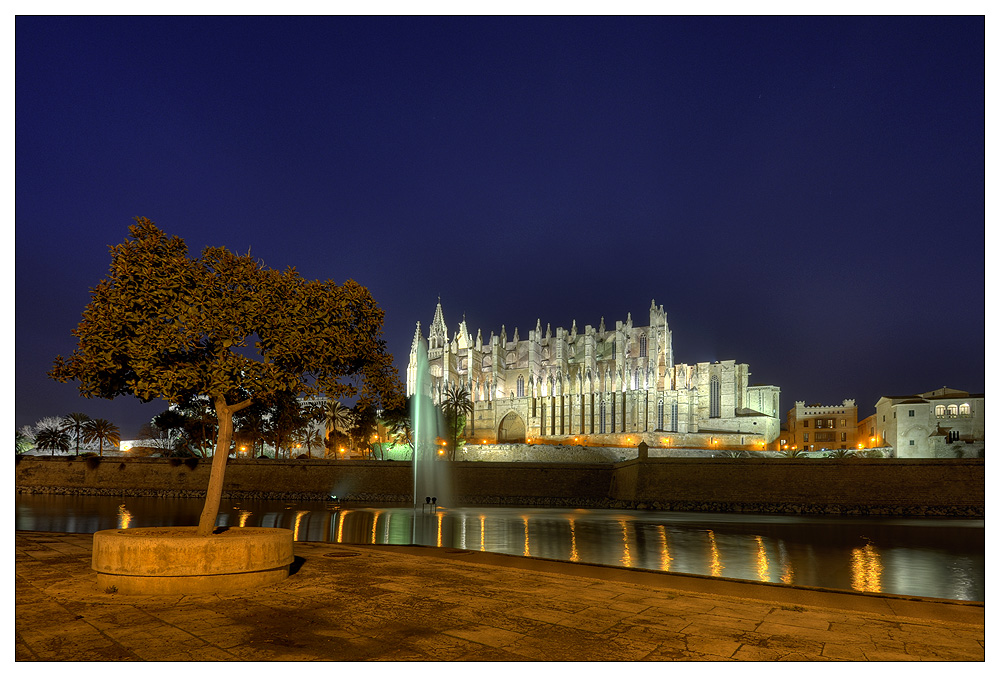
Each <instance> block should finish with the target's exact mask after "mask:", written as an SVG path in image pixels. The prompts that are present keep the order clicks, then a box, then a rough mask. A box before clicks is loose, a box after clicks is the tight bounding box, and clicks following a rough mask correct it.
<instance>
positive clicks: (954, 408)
mask: <svg viewBox="0 0 1000 677" xmlns="http://www.w3.org/2000/svg"><path fill="white" fill-rule="evenodd" d="M956 416H958V405H957V404H949V405H948V418H955V417H956Z"/></svg>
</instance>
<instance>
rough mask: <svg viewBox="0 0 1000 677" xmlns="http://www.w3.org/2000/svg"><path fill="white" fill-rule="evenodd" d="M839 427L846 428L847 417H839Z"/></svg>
mask: <svg viewBox="0 0 1000 677" xmlns="http://www.w3.org/2000/svg"><path fill="white" fill-rule="evenodd" d="M840 427H841V428H846V427H847V419H846V418H842V419H840Z"/></svg>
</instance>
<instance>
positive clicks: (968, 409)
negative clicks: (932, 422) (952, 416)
mask: <svg viewBox="0 0 1000 677" xmlns="http://www.w3.org/2000/svg"><path fill="white" fill-rule="evenodd" d="M958 415H959V416H972V406H971V405H970V404H969V403H968V402H966V403H965V404H963V405H960V406H959V407H958Z"/></svg>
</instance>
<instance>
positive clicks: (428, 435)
mask: <svg viewBox="0 0 1000 677" xmlns="http://www.w3.org/2000/svg"><path fill="white" fill-rule="evenodd" d="M430 387H431V384H430V373H429V369H428V365H427V344H426V341H425V340H424V339H423V338H421V340H420V342H419V345H418V347H417V378H416V389H415V392H414V393H413V399H412V400H411V405H410V406H411V407H412V410H411V411H410V419H411V421H412V425H413V542H414V543H418V544H432V543H433V539H432V540H431V541H430V542H425V541H427V539H426V538H424V532H425V531H427V530H428V529H429V528H430V526H431V525H430V521H433V520H436V517H435V514H436V513H437V511H439V510H442V509H443V508H446V507H449V506H451V501H452V496H451V473H450V467H449V464H448V460H447V459H446V458H444V454H443V450H442V449H441V448H440V447H439V446H438V444H437V440H438V412H437V409H436V408H435V407H434V402H433V400H432V399H431V394H430ZM439 452H441V453H439ZM428 499H429V500H428ZM425 522H428V524H427V525H426V526H427V527H428V529H425V528H424V527H425V524H424V523H425Z"/></svg>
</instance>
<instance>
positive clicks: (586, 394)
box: [406, 302, 780, 449]
mask: <svg viewBox="0 0 1000 677" xmlns="http://www.w3.org/2000/svg"><path fill="white" fill-rule="evenodd" d="M421 344H423V345H424V346H425V348H426V351H427V359H428V363H429V372H430V379H429V381H430V382H429V384H428V387H429V392H427V393H426V394H428V395H430V396H431V397H432V398H433V400H434V402H436V403H440V402H441V401H442V400H443V398H444V394H445V392H446V390H447V389H448V388H449V387H452V386H458V387H463V386H464V387H465V388H467V389H468V390H469V392H470V393H471V399H472V402H473V406H474V411H473V414H472V416H471V417H470V420H469V421H468V423H467V424H466V433H465V434H466V437H467V438H468V439H470V440H475V441H477V442H478V441H486V442H489V443H493V442H527V441H532V442H542V443H546V442H550V443H569V444H574V443H578V444H591V445H603V446H635V445H637V444H638V443H639V441H640V440H643V441H645V442H646V443H647V444H648V445H649V446H650V447H670V446H677V447H682V446H688V447H701V448H713V447H714V448H720V449H721V448H746V449H762V448H764V446H765V445H767V444H770V443H771V442H773V441H774V440H775V439H776V438H777V436H778V430H779V427H780V414H779V411H780V410H779V408H778V407H779V404H778V397H779V389H778V387H777V386H773V385H749V383H750V370H749V367H748V366H747V365H746V364H737V363H736V362H735V361H733V360H728V361H723V362H714V363H709V362H702V363H698V364H693V365H688V364H675V363H674V353H673V334H672V332H671V331H670V328H669V326H668V325H667V314H666V313H665V312H664V310H663V306H659V307H657V306H656V304H655V302H654V303H653V304H652V305H651V306H650V309H649V323H648V324H644V325H636V324H634V323H633V322H632V315H631V313H629V315H628V318H627V319H626V320H625V321H624V322H621V321H618V322H616V323H615V326H614V327H606V326H605V324H604V319H603V318H601V322H600V324H599V325H598V326H597V327H593V326H591V325H587V326H585V327H584V328H583V330H582V331H580V330H578V329H577V326H576V322H575V321H574V322H573V326H572V327H571V328H570V329H569V330H567V329H564V328H562V327H559V328H557V329H556V330H555V331H552V329H551V326H548V327H546V328H545V330H544V331H543V330H542V323H541V320H539V321H538V322H537V323H536V325H535V328H534V329H532V330H529V331H528V336H527V338H526V339H521V338H520V334H519V332H518V330H517V329H515V330H514V335H513V338H512V339H508V337H507V331H506V328H505V327H501V329H500V334H499V335H495V334H492V333H491V335H490V338H489V340H487V341H484V340H483V336H482V331H479V332H477V334H476V337H475V338H474V339H473V336H472V334H471V333H470V332H469V330H468V327H467V326H466V324H465V321H464V320H463V321H462V322H461V323H460V324H459V326H458V330H457V332H456V333H455V335H454V336H452V337H450V338H449V336H448V327H447V326H446V325H445V322H444V313H443V311H442V309H441V304H440V302H439V303H438V305H437V308H436V309H435V311H434V319H433V320H432V322H431V326H430V330H429V332H428V335H427V337H425V336H424V335H423V334H422V333H421V329H420V323H419V322H418V323H417V328H416V331H415V333H414V336H413V344H412V346H411V349H410V363H409V366H408V367H407V370H406V393H407V395H412V394H414V393H415V391H416V376H417V356H418V349H419V347H420V345H421Z"/></svg>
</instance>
